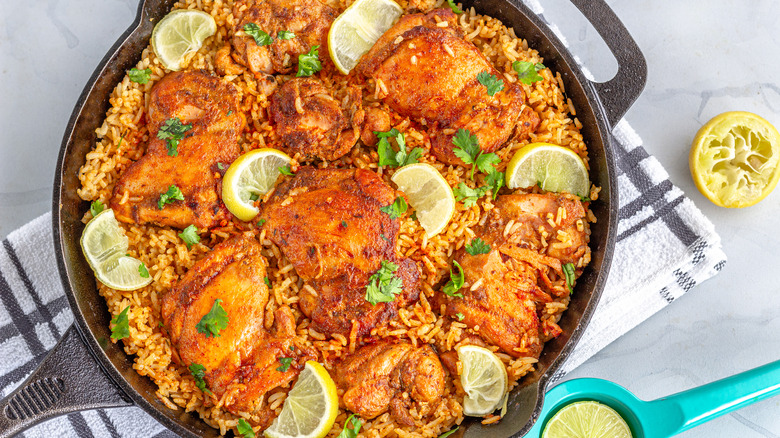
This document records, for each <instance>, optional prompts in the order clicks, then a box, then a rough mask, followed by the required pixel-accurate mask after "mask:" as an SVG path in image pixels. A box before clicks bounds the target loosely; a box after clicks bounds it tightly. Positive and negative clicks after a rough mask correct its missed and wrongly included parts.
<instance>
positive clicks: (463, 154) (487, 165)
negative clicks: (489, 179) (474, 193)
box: [452, 129, 501, 180]
mask: <svg viewBox="0 0 780 438" xmlns="http://www.w3.org/2000/svg"><path fill="white" fill-rule="evenodd" d="M452 144H454V145H455V147H454V148H453V149H452V152H453V153H454V154H455V156H457V157H458V158H460V159H461V160H463V162H464V163H466V164H471V165H472V166H471V179H472V180H474V170H475V169H479V171H480V172H483V173H489V172H491V170H495V168H494V167H493V166H494V165H495V164H498V163H499V162H500V161H501V159H500V158H498V155H496V154H494V153H492V152H489V153H484V152H482V149H481V148H480V147H479V140H477V136H476V135H473V134H472V133H471V132H469V131H468V130H467V129H458V131H457V132H456V133H455V136H454V137H452Z"/></svg>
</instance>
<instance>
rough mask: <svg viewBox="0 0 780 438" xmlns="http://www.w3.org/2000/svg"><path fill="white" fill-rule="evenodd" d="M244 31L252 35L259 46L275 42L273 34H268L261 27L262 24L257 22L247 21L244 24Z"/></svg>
mask: <svg viewBox="0 0 780 438" xmlns="http://www.w3.org/2000/svg"><path fill="white" fill-rule="evenodd" d="M244 32H245V33H246V34H247V35H249V36H251V37H252V38H253V39H254V40H255V43H257V45H258V46H268V45H271V44H273V42H274V39H273V38H271V35H268V33H266V32H265V31H264V30H261V29H260V26H258V25H256V24H255V23H247V24H245V25H244Z"/></svg>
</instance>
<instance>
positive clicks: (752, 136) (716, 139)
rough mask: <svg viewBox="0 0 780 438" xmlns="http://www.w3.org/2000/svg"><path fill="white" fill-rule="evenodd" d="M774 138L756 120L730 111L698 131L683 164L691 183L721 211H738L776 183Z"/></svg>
mask: <svg viewBox="0 0 780 438" xmlns="http://www.w3.org/2000/svg"><path fill="white" fill-rule="evenodd" d="M778 162H780V134H778V132H777V129H775V127H774V126H772V124H770V123H769V122H767V121H766V120H764V119H763V118H761V117H760V116H758V115H756V114H753V113H749V112H745V111H732V112H727V113H723V114H720V115H718V116H716V117H714V118H713V119H712V120H710V121H709V122H707V123H706V124H705V125H704V126H702V127H701V129H699V132H698V133H697V134H696V137H695V138H694V140H693V144H692V145H691V153H690V155H689V157H688V164H689V165H690V168H691V175H692V176H693V181H694V182H695V183H696V187H698V189H699V191H700V192H701V193H702V195H704V196H705V197H706V198H707V199H709V200H710V201H712V202H713V203H715V205H719V206H721V207H728V208H743V207H749V206H751V205H754V204H756V203H758V202H759V201H761V200H762V199H764V198H765V197H766V196H767V195H768V194H769V193H771V192H772V190H774V188H775V186H777V181H778V179H780V166H778Z"/></svg>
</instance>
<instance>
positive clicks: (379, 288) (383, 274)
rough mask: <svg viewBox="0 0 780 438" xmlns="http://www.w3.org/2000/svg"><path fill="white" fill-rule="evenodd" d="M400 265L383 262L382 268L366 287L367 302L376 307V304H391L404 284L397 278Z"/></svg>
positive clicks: (369, 280)
mask: <svg viewBox="0 0 780 438" xmlns="http://www.w3.org/2000/svg"><path fill="white" fill-rule="evenodd" d="M396 270H398V265H396V264H395V263H393V262H388V261H387V260H382V266H380V267H379V270H378V271H376V273H374V275H372V276H371V277H370V278H369V279H368V285H366V301H368V302H369V303H371V304H372V305H374V306H376V303H389V302H391V301H393V300H394V299H395V296H396V295H397V294H398V293H400V292H401V289H402V288H403V282H402V281H401V279H400V278H399V277H396V276H395V271H396Z"/></svg>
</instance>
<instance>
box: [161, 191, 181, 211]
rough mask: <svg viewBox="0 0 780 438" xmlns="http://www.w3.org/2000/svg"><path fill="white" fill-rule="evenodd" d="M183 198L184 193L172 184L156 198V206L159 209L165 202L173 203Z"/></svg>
mask: <svg viewBox="0 0 780 438" xmlns="http://www.w3.org/2000/svg"><path fill="white" fill-rule="evenodd" d="M183 200H184V194H183V193H182V192H181V190H180V189H179V188H178V187H176V186H175V185H172V186H170V187H168V191H167V192H165V193H163V194H162V195H160V199H158V200H157V207H159V208H160V210H162V209H163V207H165V204H173V203H174V202H175V201H183Z"/></svg>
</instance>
